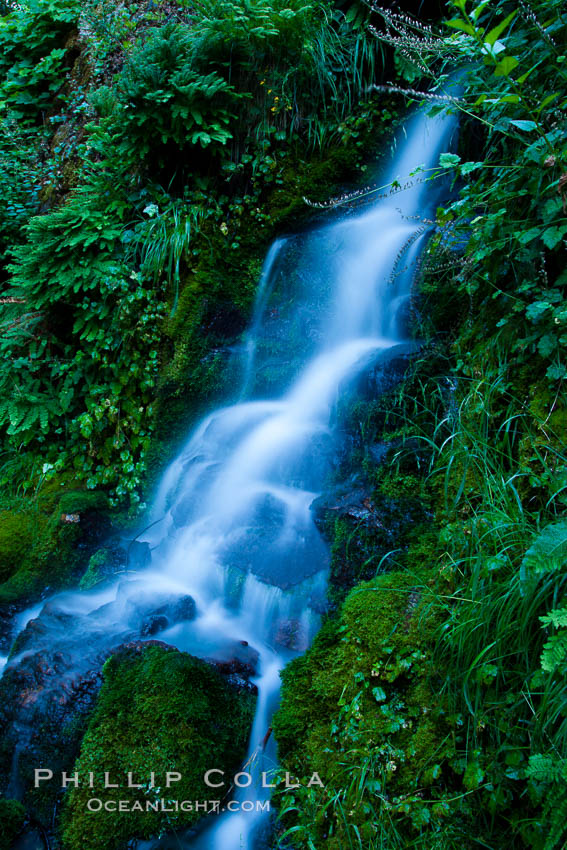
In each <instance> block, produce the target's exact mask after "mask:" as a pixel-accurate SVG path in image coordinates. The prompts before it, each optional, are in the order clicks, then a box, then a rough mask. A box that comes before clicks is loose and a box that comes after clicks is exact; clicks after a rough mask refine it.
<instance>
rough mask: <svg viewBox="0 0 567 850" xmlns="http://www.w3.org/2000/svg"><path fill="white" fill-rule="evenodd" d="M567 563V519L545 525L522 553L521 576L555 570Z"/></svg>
mask: <svg viewBox="0 0 567 850" xmlns="http://www.w3.org/2000/svg"><path fill="white" fill-rule="evenodd" d="M566 564H567V520H561V522H557V523H552V524H551V525H548V526H546V528H544V529H543V531H542V532H541V533H540V534H539V536H538V537H537V538H536V539H535V540H534V542H533V543H532V545H531V546H530V548H529V549H528V551H527V552H526V554H525V555H524V558H523V561H522V566H521V571H522V577H523V578H525V577H526V576H527V575H534V574H535V575H539V574H541V573H550V572H555V571H556V570H559V569H561V567H563V566H565V565H566Z"/></svg>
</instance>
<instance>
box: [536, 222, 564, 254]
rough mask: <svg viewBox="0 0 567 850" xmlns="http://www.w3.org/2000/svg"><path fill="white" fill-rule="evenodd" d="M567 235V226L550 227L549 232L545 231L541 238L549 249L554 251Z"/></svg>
mask: <svg viewBox="0 0 567 850" xmlns="http://www.w3.org/2000/svg"><path fill="white" fill-rule="evenodd" d="M566 233H567V226H565V225H564V226H563V227H548V228H547V230H544V231H543V234H542V237H541V238H542V241H543V244H544V245H545V246H546V247H547V248H549V249H553V248H556V247H557V245H559V243H560V242H561V241H562V240H563V238H564V236H565V234H566Z"/></svg>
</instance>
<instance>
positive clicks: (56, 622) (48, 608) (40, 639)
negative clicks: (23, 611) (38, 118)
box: [10, 602, 74, 658]
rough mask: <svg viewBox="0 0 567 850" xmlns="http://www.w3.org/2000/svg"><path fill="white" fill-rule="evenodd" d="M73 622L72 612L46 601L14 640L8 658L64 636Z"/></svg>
mask: <svg viewBox="0 0 567 850" xmlns="http://www.w3.org/2000/svg"><path fill="white" fill-rule="evenodd" d="M73 623H74V618H73V615H72V614H68V613H67V612H65V611H62V610H61V609H60V608H58V607H57V605H55V604H54V603H53V602H48V603H46V604H45V605H44V606H43V608H42V610H41V614H40V616H38V617H35V618H34V619H33V620H30V621H29V622H28V623H27V625H26V627H25V629H23V631H21V632H20V634H19V635H18V637H17V638H16V640H15V641H14V644H13V646H12V648H11V650H10V658H14V657H15V656H17V655H19V654H20V653H22V652H25V651H26V650H29V649H31V648H35V649H37V648H39V647H41V646H43V645H44V644H47V645H49V643H50V642H51V641H53V640H54V639H57V638H60V637H63V638H64V637H65V635H66V633H67V630H68V629H69V628H70V627H71V626H72V625H73Z"/></svg>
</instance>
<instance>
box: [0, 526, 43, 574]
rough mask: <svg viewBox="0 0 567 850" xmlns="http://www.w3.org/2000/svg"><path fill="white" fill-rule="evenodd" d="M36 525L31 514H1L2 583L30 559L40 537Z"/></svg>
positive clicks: (0, 561)
mask: <svg viewBox="0 0 567 850" xmlns="http://www.w3.org/2000/svg"><path fill="white" fill-rule="evenodd" d="M35 525H36V523H34V517H33V516H32V515H31V514H30V513H29V512H28V513H19V512H15V511H1V512H0V582H4V581H6V580H7V579H9V578H10V576H12V575H13V574H14V573H15V572H16V570H17V569H18V568H19V567H20V566H21V565H22V563H23V561H25V560H26V558H27V557H28V554H29V552H30V550H31V549H32V548H33V545H34V541H35V540H36V538H37V536H38V534H37V529H36V528H35V527H34V526H35Z"/></svg>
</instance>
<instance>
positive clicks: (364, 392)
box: [345, 342, 418, 399]
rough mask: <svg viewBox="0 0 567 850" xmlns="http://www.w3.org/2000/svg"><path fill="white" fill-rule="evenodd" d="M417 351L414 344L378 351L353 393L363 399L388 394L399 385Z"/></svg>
mask: <svg viewBox="0 0 567 850" xmlns="http://www.w3.org/2000/svg"><path fill="white" fill-rule="evenodd" d="M417 350H418V346H417V345H416V344H415V343H413V342H404V343H400V344H399V345H394V346H392V348H388V349H386V350H385V351H380V352H379V353H378V354H377V355H376V357H374V358H373V359H372V361H371V363H370V365H369V366H368V367H367V368H366V369H365V370H364V371H363V372H362V373H361V374H360V375H359V377H358V379H357V381H356V384H355V386H354V391H355V392H356V393H357V394H358V395H360V396H362V398H365V399H374V398H377V397H378V396H380V395H382V394H383V393H387V392H389V391H390V390H392V389H393V388H394V387H396V386H397V385H398V384H399V383H400V381H401V380H402V378H403V377H404V375H405V373H406V371H407V368H408V366H409V364H410V362H411V360H412V357H413V356H414V355H415V353H416V351H417ZM345 390H347V388H346V387H345Z"/></svg>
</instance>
